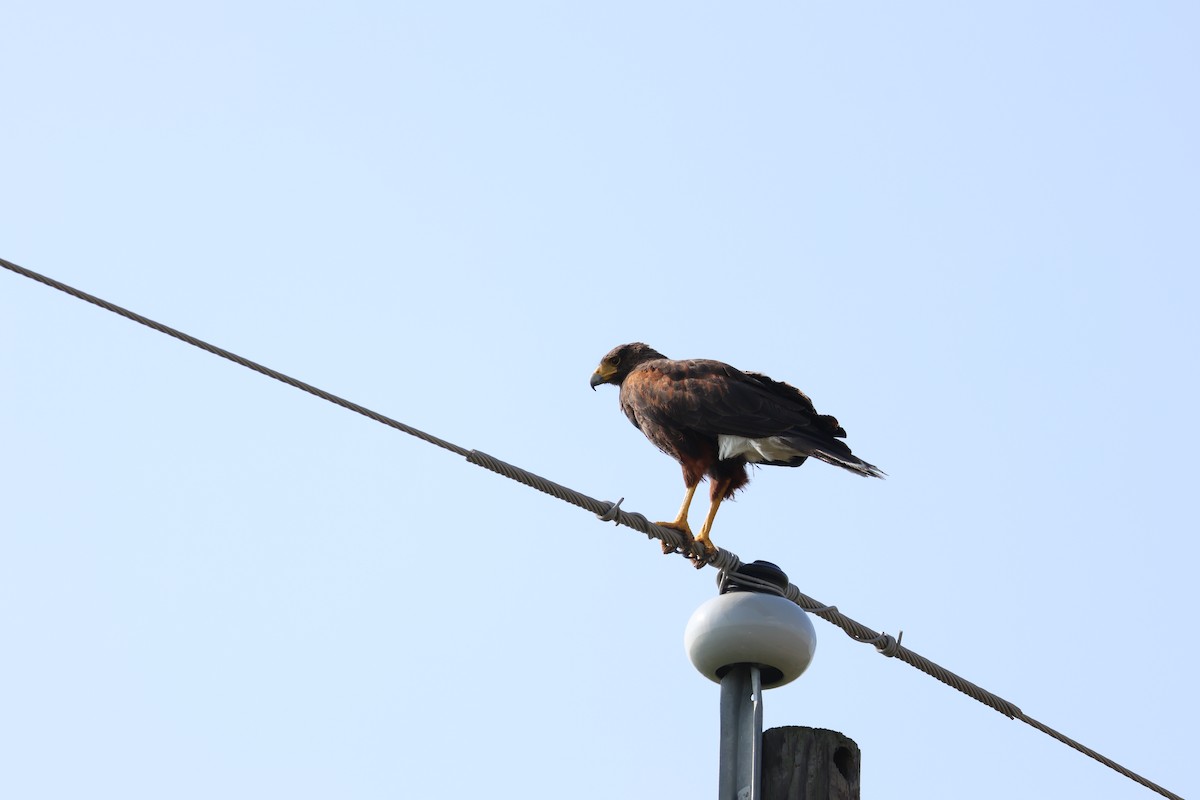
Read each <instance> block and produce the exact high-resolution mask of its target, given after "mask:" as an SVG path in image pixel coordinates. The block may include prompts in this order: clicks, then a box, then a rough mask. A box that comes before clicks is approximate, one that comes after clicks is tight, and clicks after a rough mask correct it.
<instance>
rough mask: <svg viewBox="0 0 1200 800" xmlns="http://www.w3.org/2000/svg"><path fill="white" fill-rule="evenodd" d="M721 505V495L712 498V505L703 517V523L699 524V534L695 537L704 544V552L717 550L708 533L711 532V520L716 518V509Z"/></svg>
mask: <svg viewBox="0 0 1200 800" xmlns="http://www.w3.org/2000/svg"><path fill="white" fill-rule="evenodd" d="M720 507H721V495H717V496H716V497H714V498H713V501H712V505H710V506H709V507H708V515H707V516H705V517H704V524H703V525H701V526H700V535H699V536H697V537H696V541H697V542H700V544H702V545H704V549H705V551H706V552H709V553H715V552H717V546H716V545H715V544H713V543H712V539H711V538H710V537H709V534H710V533H711V532H712V525H713V520H714V519H716V518H717V509H718V508H720Z"/></svg>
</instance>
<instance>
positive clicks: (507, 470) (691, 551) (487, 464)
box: [0, 258, 1183, 800]
mask: <svg viewBox="0 0 1200 800" xmlns="http://www.w3.org/2000/svg"><path fill="white" fill-rule="evenodd" d="M0 266H3V267H4V268H5V269H8V270H10V271H12V272H15V273H17V274H18V275H23V276H24V277H26V278H29V279H31V280H34V281H37V282H38V283H42V284H44V285H46V286H49V287H51V288H54V289H58V290H59V291H61V292H64V293H66V294H69V295H71V296H72V297H75V298H78V299H80V300H84V301H86V302H88V303H91V304H93V305H96V306H99V307H100V308H103V309H105V310H107V311H111V312H113V313H114V314H118V315H120V316H122V317H125V318H126V319H130V320H133V321H134V322H138V323H140V324H142V325H145V326H146V327H148V328H152V329H154V330H156V331H158V332H160V333H164V334H166V335H168V336H171V337H173V338H175V339H178V340H180V341H182V342H186V343H187V344H190V345H192V346H194V347H198V348H200V349H201V350H204V351H206V352H209V353H212V354H213V355H216V356H220V357H221V358H224V359H227V360H229V361H232V362H233V363H235V364H239V365H241V366H243V367H246V368H247V369H251V370H253V371H255V372H258V373H260V374H262V375H266V376H267V377H269V378H274V379H275V380H277V381H280V382H282V383H286V384H287V385H289V386H292V387H294V388H296V389H300V390H301V391H304V392H308V393H309V394H311V395H314V396H316V397H319V398H321V399H322V400H328V401H329V402H331V403H333V404H335V405H338V406H341V407H342V408H345V409H347V410H349V411H353V412H355V413H357V414H361V415H363V416H365V417H367V418H369V419H373V420H375V421H376V422H379V423H381V424H383V425H387V426H388V427H390V428H395V429H396V430H398V431H401V432H403V433H407V434H409V435H410V436H415V437H416V438H418V439H420V440H422V441H424V442H428V443H429V444H433V445H436V446H438V447H441V448H442V449H444V450H449V451H450V452H452V453H455V454H457V455H460V456H462V457H463V458H465V459H466V460H467V461H469V462H470V463H472V464H475V465H476V466H479V467H483V468H484V469H487V470H490V471H491V472H494V473H496V474H498V475H503V476H504V477H506V478H509V479H511V480H514V481H517V482H518V483H523V484H525V485H526V486H529V487H532V488H534V489H537V490H538V491H540V492H544V493H545V494H548V495H550V496H552V497H555V498H557V499H559V500H563V501H565V502H567V503H570V504H571V505H574V506H577V507H579V508H582V509H585V510H587V511H590V512H591V513H593V514H595V515H596V516H597V517H599V518H600V519H601V520H603V521H605V522H615V523H616V524H618V525H624V526H625V527H627V528H632V529H633V530H636V531H640V532H641V533H644V534H646V535H647V536H648V537H650V538H653V539H658V540H659V541H660V542H662V543H663V547H664V551H665V552H675V553H679V554H681V555H684V556H686V557H688V558H689V559H690V560H692V561H693V563H694V564H695V565H696V566H697V567H704V566H712V567H715V568H716V569H717V570H719V573H718V582H720V581H723V580H725V579H726V578H725V575H726V574H727V573H730V572H733V571H735V570H737V569H738V568H739V567H741V566H742V561H741V559H739V558H738V557H737V556H736V555H734V554H733V553H731V552H729V551H728V550H723V549H718V550H717V551H716V552H715V553H709V554H702V553H697V551H696V550H695V548H694V547H693V543H692V540H691V537H690V536H688V535H687V534H686V533H684V532H682V531H677V530H674V529H672V528H664V527H662V526H661V525H656V524H654V523H653V522H650V521H649V520H648V519H646V517H645V516H643V515H641V514H638V513H635V512H629V511H625V510H623V509H622V508H621V507H620V505H621V501H619V500H618V501H617V502H615V503H613V502H607V501H602V500H597V499H595V498H593V497H589V496H588V495H586V494H583V493H581V492H577V491H575V490H574V489H571V488H569V487H566V486H563V485H562V484H559V483H555V482H554V481H551V480H547V479H546V478H543V477H541V476H540V475H536V474H534V473H532V472H529V471H528V470H525V469H522V468H520V467H517V466H514V465H513V464H509V463H507V462H505V461H502V460H500V459H498V458H495V457H494V456H490V455H488V454H487V453H483V452H481V451H479V450H468V449H467V448H464V447H460V446H458V445H456V444H454V443H452V442H448V441H446V440H445V439H440V438H438V437H437V436H433V435H432V434H428V433H425V432H424V431H421V430H418V429H417V428H413V427H411V426H409V425H405V424H404V423H402V422H399V421H397V420H394V419H392V418H391V417H387V416H384V415H383V414H380V413H378V412H375V411H372V410H370V409H368V408H365V407H364V406H360V405H358V404H357V403H352V402H350V401H349V400H345V399H343V398H341V397H338V396H337V395H334V394H331V393H329V392H326V391H324V390H322V389H318V388H317V387H315V386H312V385H310V384H308V383H305V382H303V381H300V380H297V379H295V378H292V377H289V376H287V375H284V374H283V373H281V372H277V371H276V370H273V369H270V368H269V367H265V366H263V365H261V364H257V363H255V362H253V361H251V360H249V359H247V358H243V357H241V356H239V355H236V354H234V353H231V352H229V351H228V350H225V349H223V348H220V347H217V346H216V345H212V344H209V343H207V342H204V341H201V340H200V339H197V338H196V337H194V336H190V335H188V334H186V333H183V332H182V331H179V330H176V329H175V328H172V327H170V326H167V325H163V324H162V323H160V322H155V321H154V320H152V319H149V318H147V317H144V316H142V315H141V314H136V313H134V312H132V311H129V310H127V309H125V308H122V307H121V306H118V305H115V304H114V303H110V302H108V301H107V300H103V299H101V298H99V297H95V296H94V295H90V294H88V293H87V292H83V291H80V290H79V289H76V288H74V287H71V286H68V285H66V284H64V283H61V282H60V281H56V280H54V279H53V278H48V277H46V276H44V275H40V274H38V273H36V272H33V271H32V270H29V269H26V268H24V267H21V266H18V265H16V264H14V263H12V262H11V261H7V260H5V259H3V258H0ZM739 580H742V577H741V576H739ZM772 588H773V590H774V591H777V589H778V587H772ZM783 596H784V597H786V598H787V599H788V600H790V601H792V602H793V603H795V604H796V605H798V606H800V607H801V608H803V609H805V610H806V611H808V612H809V613H812V614H816V615H817V616H819V617H821V618H822V619H824V620H825V621H827V622H829V623H832V624H833V625H836V626H837V627H839V628H841V629H842V630H843V631H844V632H845V633H846V635H847V636H849V637H850V638H851V639H853V640H854V641H856V642H860V643H862V644H870V645H873V646H874V647H875V648H876V650H877V651H878V652H879V653H880V654H882V655H884V656H887V657H889V658H898V659H899V660H901V661H903V662H904V663H906V664H908V665H909V666H911V667H913V668H914V669H917V670H920V671H921V672H924V673H925V674H927V675H929V676H931V677H933V678H936V679H937V680H939V681H941V682H942V683H944V684H946V685H947V686H950V687H952V688H954V689H957V690H958V691H960V692H962V693H963V694H965V695H967V696H968V697H970V698H972V699H974V700H976V701H978V702H980V703H983V704H984V705H986V706H989V707H990V708H993V709H995V710H996V711H999V712H1000V713H1001V714H1004V715H1005V716H1006V717H1008V718H1009V719H1019V720H1021V721H1022V722H1024V723H1026V724H1027V725H1029V726H1031V727H1033V728H1035V729H1036V730H1039V731H1041V732H1042V733H1044V734H1046V735H1047V736H1050V737H1051V738H1054V739H1057V740H1058V741H1060V742H1062V743H1063V744H1065V745H1067V746H1068V747H1070V748H1072V749H1074V750H1076V751H1078V752H1080V753H1083V754H1084V755H1086V756H1088V757H1090V758H1092V759H1094V760H1096V761H1098V762H1099V763H1101V764H1103V765H1105V766H1106V767H1108V768H1110V769H1112V770H1114V771H1116V772H1117V773H1119V774H1121V775H1124V776H1125V777H1126V778H1129V779H1130V780H1132V781H1134V782H1136V783H1139V784H1141V785H1142V786H1144V787H1146V788H1147V789H1150V790H1151V791H1154V792H1157V793H1158V794H1160V795H1162V796H1163V797H1167V798H1170V799H1171V800H1183V798H1181V797H1180V796H1179V795H1177V794H1175V793H1173V792H1171V791H1168V790H1167V789H1164V788H1163V787H1161V786H1159V785H1158V784H1156V783H1154V782H1152V781H1150V780H1148V779H1147V778H1144V777H1142V776H1141V775H1138V774H1137V773H1135V772H1133V771H1131V770H1129V769H1126V768H1125V767H1123V766H1121V765H1120V764H1118V763H1116V762H1115V761H1113V760H1111V759H1109V758H1106V757H1105V756H1103V755H1101V754H1100V753H1097V752H1096V751H1095V750H1092V749H1091V748H1090V747H1086V746H1085V745H1082V744H1080V743H1079V742H1077V741H1075V740H1074V739H1072V738H1070V737H1069V736H1066V735H1065V734H1063V733H1060V732H1058V731H1056V730H1054V729H1053V728H1051V727H1049V726H1048V725H1045V724H1044V723H1041V722H1038V721H1037V720H1035V719H1033V718H1032V717H1029V716H1028V715H1026V714H1025V713H1024V712H1022V711H1021V709H1019V708H1018V707H1017V706H1015V705H1014V704H1012V703H1010V702H1008V701H1007V700H1005V699H1004V698H1002V697H1000V696H998V695H995V694H993V693H992V692H989V691H987V690H986V689H983V688H981V687H979V686H976V685H975V684H974V683H971V682H970V681H968V680H966V679H965V678H962V677H960V676H958V675H956V674H954V673H953V672H950V671H949V670H947V669H945V668H944V667H942V666H940V665H938V664H936V663H934V662H933V661H930V660H929V659H927V658H925V657H924V656H922V655H919V654H918V653H915V652H913V651H912V650H910V649H909V648H907V647H905V646H903V645H902V644H900V642H899V640H898V639H895V638H893V637H892V636H891V635H889V634H886V633H879V632H877V631H874V630H871V629H870V628H868V627H867V626H866V625H863V624H862V623H861V622H858V621H857V620H854V619H852V618H850V617H848V616H846V615H845V614H843V613H842V612H841V611H839V610H838V608H837V606H828V605H825V604H824V603H821V602H819V601H817V600H814V599H813V598H811V597H809V596H808V595H806V594H804V593H803V592H801V591H800V590H799V589H798V588H796V587H795V586H794V585H793V584H791V583H789V584H788V586H787V589H786V590H784V592H783Z"/></svg>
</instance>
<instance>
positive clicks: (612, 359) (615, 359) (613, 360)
mask: <svg viewBox="0 0 1200 800" xmlns="http://www.w3.org/2000/svg"><path fill="white" fill-rule="evenodd" d="M608 363H609V364H611V365H612V366H614V367H615V366H616V365H617V364H620V363H621V357H620V356H609V357H608Z"/></svg>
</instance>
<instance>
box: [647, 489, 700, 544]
mask: <svg viewBox="0 0 1200 800" xmlns="http://www.w3.org/2000/svg"><path fill="white" fill-rule="evenodd" d="M697 485H699V484H697ZM695 494H696V487H695V486H689V487H688V490H687V494H685V495H684V496H683V505H681V506H680V507H679V513H678V514H676V515H675V520H674V521H673V522H656V523H654V524H655V525H658V526H660V527H663V528H670V529H671V530H673V531H683V532H684V533H686V534H687V535H688V536H691V535H692V528H691V526H690V525H688V509H689V508H691V507H692V497H693V496H694V495H695ZM664 547H665V544H664Z"/></svg>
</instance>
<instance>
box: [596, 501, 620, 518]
mask: <svg viewBox="0 0 1200 800" xmlns="http://www.w3.org/2000/svg"><path fill="white" fill-rule="evenodd" d="M605 502H607V503H608V504H609V506H610V508H609V509H608V511H605V512H604V513H603V514H597V515H596V518H597V519H598V520H600V521H601V522H611V523H613V524H616V525H620V524H621V521H620V520H618V519H617V515H618V514H619V513H621V503H624V502H625V498H624V497H622V498H621V499H620V500H618V501H617V502H615V503H613V502H611V501H607V500H606V501H605Z"/></svg>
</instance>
